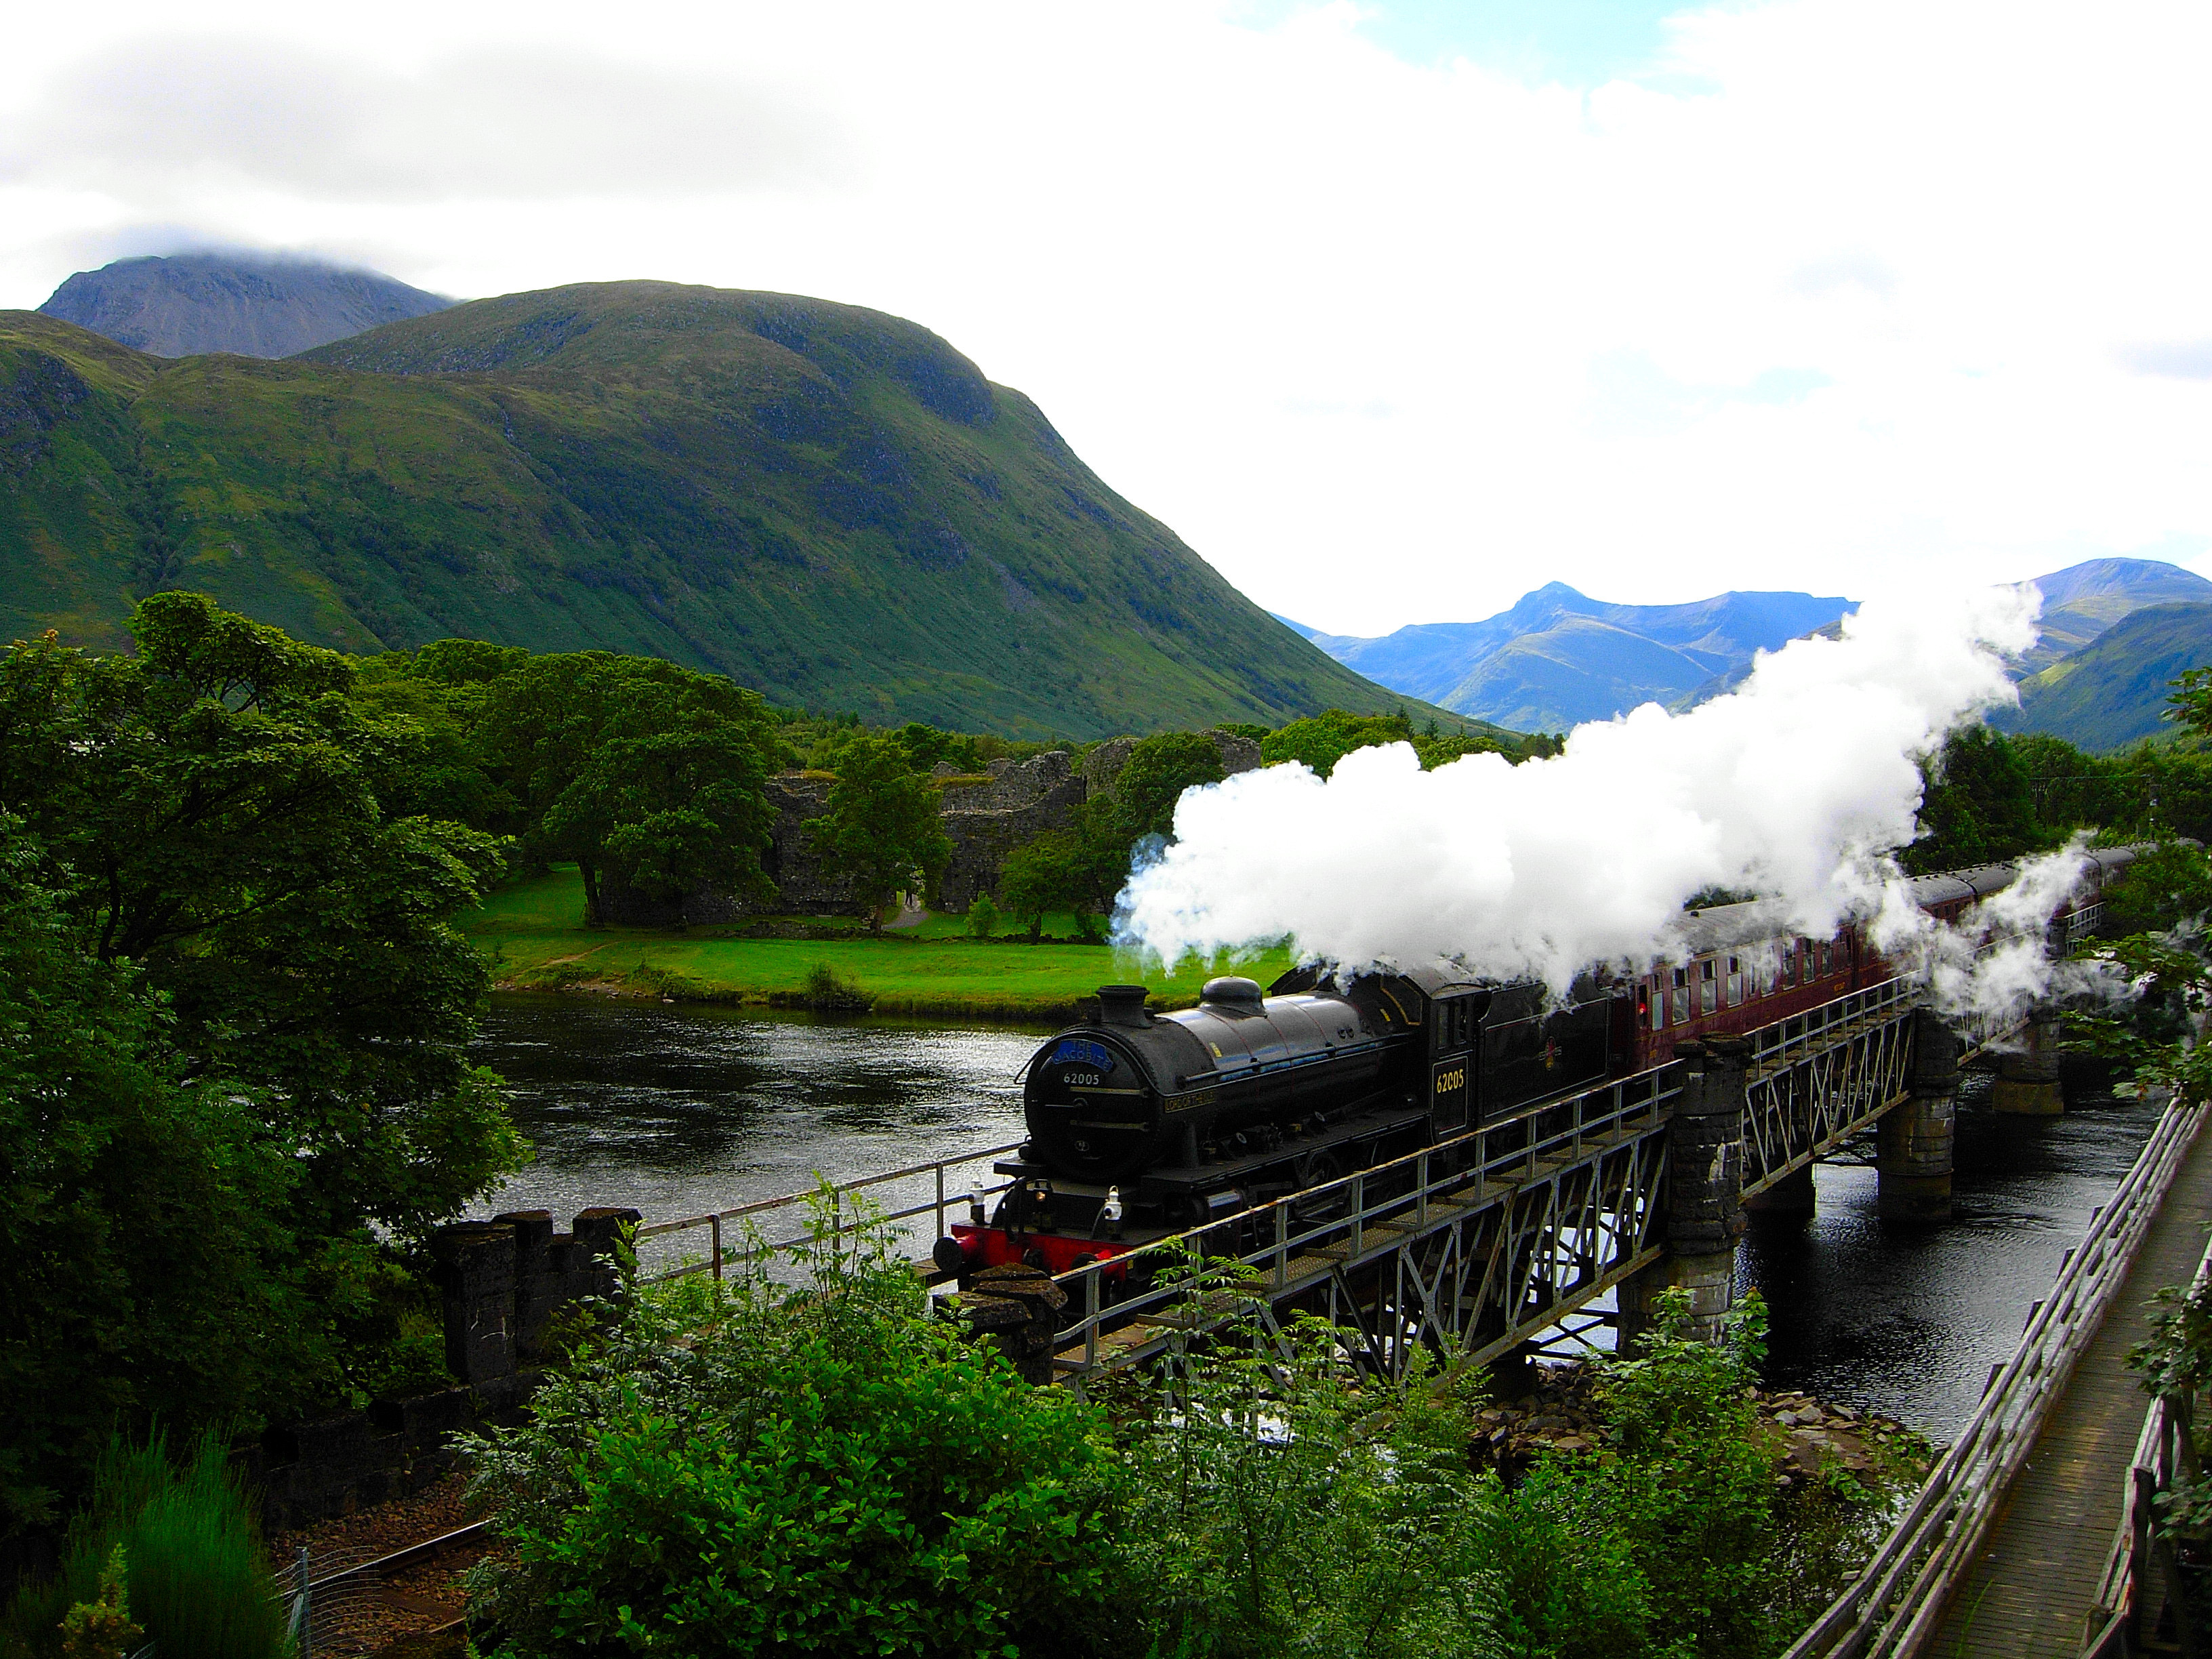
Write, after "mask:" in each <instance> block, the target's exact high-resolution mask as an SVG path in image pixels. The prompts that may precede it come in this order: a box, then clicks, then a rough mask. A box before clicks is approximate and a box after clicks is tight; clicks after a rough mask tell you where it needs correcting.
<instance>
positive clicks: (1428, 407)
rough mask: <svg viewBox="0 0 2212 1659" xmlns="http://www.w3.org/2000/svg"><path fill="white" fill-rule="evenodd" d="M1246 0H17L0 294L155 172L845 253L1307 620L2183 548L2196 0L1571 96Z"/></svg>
mask: <svg viewBox="0 0 2212 1659" xmlns="http://www.w3.org/2000/svg"><path fill="white" fill-rule="evenodd" d="M1239 15H1242V14H1241V13H1239V12H1237V11H1236V10H1234V9H1232V8H1231V7H1229V6H1228V5H1226V4H1223V5H1221V6H1218V7H1209V6H1206V5H1203V4H1197V3H1189V0H1121V3H1117V4H1113V5H1106V4H1103V3H1091V4H1079V3H1074V0H1019V3H1016V0H963V3H956V0H821V3H816V4H812V5H809V6H805V7H791V6H776V7H771V6H768V5H765V4H756V3H736V4H730V5H726V6H720V7H716V8H714V9H706V8H690V7H683V6H671V5H666V4H653V3H647V4H644V5H636V6H632V7H629V8H625V9H623V11H622V12H621V13H620V14H619V15H615V14H611V13H608V12H606V11H605V10H603V9H592V10H586V9H583V8H581V7H579V6H562V5H553V6H550V7H532V8H530V9H522V8H520V7H515V8H507V7H485V6H481V5H445V6H438V7H433V6H428V5H423V4H421V3H415V0H400V3H399V4H398V6H397V7H396V9H392V10H391V11H389V12H387V13H386V14H380V24H379V27H378V29H377V30H376V32H375V35H374V38H373V39H370V38H357V36H358V33H359V32H358V31H357V30H356V29H354V28H353V27H352V26H351V24H350V23H349V22H347V21H344V20H343V18H342V17H341V16H340V15H337V14H329V15H328V20H329V21H321V20H322V18H323V16H324V15H323V14H316V13H313V12H312V11H307V12H303V11H301V10H300V9H277V8H276V7H274V6H273V5H270V6H262V5H254V4H244V5H241V4H238V3H234V0H232V3H225V0H214V3H213V4H211V5H210V6H209V7H207V8H204V9H201V10H200V11H199V12H198V13H196V14H195V30H196V32H195V33H191V34H190V35H188V36H180V35H179V34H178V33H176V24H175V14H174V13H173V11H170V10H166V9H155V8H153V7H151V6H140V7H136V8H134V7H133V6H132V5H130V4H125V5H123V6H121V7H118V8H102V9H100V12H99V13H97V14H88V15H82V16H80V15H70V16H63V15H57V14H52V13H49V14H44V15H41V16H40V18H38V19H34V20H32V21H27V23H25V24H23V25H20V26H19V28H23V29H27V30H29V31H30V33H19V35H18V36H17V37H15V44H16V46H17V48H18V49H17V50H16V52H15V53H14V57H15V62H14V64H12V65H11V67H12V68H13V69H14V70H15V73H14V74H13V75H11V76H10V77H9V83H8V86H7V88H5V89H0V214H3V215H4V216H5V218H4V220H0V222H6V223H8V224H9V225H10V226H11V227H12V228H13V229H14V238H13V242H12V246H0V298H4V299H6V300H7V301H9V302H10V303H15V304H21V305H35V304H37V303H38V302H39V301H40V300H41V299H43V298H44V296H45V295H46V292H47V291H48V290H49V289H51V288H52V285H53V284H54V283H56V282H58V280H59V279H60V277H61V276H64V275H66V274H67V273H68V271H69V270H72V269H76V267H77V264H80V263H83V262H86V261H87V260H88V258H91V257H92V255H91V254H90V253H89V252H88V250H98V249H100V248H103V247H107V246H125V245H137V246H143V238H140V237H138V236H137V235H135V234H134V228H138V227H143V226H146V225H149V224H153V223H161V224H168V225H190V226H192V227H194V228H195V229H196V230H197V232H198V233H199V234H200V235H201V236H202V237H203V238H204V239H207V240H240V241H249V242H254V243H259V244H262V245H271V246H301V247H312V248H315V249H318V250H320V251H324V252H334V253H339V254H344V255H348V256H351V257H356V258H365V259H368V261H370V262H371V263H374V264H380V265H381V266H383V267H384V268H385V269H387V270H391V271H392V273H393V274H394V275H396V276H401V277H404V278H405V279H406V280H408V281H410V282H414V283H420V284H422V285H423V286H426V287H430V288H435V289H440V290H441V291H446V292H453V293H462V294H489V293H497V292H501V291H506V290H509V289H517V288H527V287H543V286H550V285H552V284H554V283H562V282H569V281H577V280H585V279H591V278H604V277H616V276H666V277H671V278H677V279H681V280H689V281H701V282H712V283H722V284H726V285H729V286H733V287H751V288H772V289H785V290H790V291H798V292H807V293H815V294H820V295H827V296H829V297H832V298H836V299H841V300H846V301H854V302H856V303H860V304H866V305H873V306H878V307H882V308H884V309H886V310H890V311H896V312H898V313H902V314H904V315H908V316H911V317H913V318H915V319H918V320H920V321H921V322H923V323H925V324H927V325H929V326H930V327H932V328H934V329H936V330H937V331H939V333H941V334H943V335H945V337H947V338H949V339H951V341H952V342H953V343H955V344H956V345H958V346H959V347H961V348H962V349H964V350H966V351H967V352H969V355H971V356H974V357H975V358H976V360H977V361H978V362H980V363H981V365H982V367H983V368H984V369H985V371H986V372H987V373H988V374H991V375H992V376H993V377H994V378H995V379H999V380H1004V381H1006V382H1009V383H1011V384H1013V385H1017V386H1021V387H1022V388H1023V389H1024V390H1025V391H1027V392H1030V393H1031V394H1033V395H1034V396H1036V398H1038V399H1039V401H1040V402H1041V403H1042V404H1043V406H1044V408H1045V409H1046V410H1047V412H1048V414H1050V415H1051V416H1052V417H1053V419H1054V422H1056V423H1057V424H1058V425H1059V426H1060V429H1061V430H1062V431H1063V432H1064V433H1065V434H1066V435H1067V437H1068V439H1069V441H1071V442H1072V443H1073V444H1074V445H1075V446H1076V447H1077V449H1078V450H1079V453H1082V454H1083V455H1084V456H1085V458H1086V459H1089V460H1090V461H1091V463H1092V464H1093V465H1095V466H1096V467H1097V469H1098V470H1099V471H1100V472H1101V473H1102V474H1103V476H1104V477H1106V478H1107V480H1108V481H1109V483H1112V484H1114V485H1115V487H1116V488H1118V489H1121V491H1123V493H1125V494H1127V495H1129V496H1130V497H1131V498H1132V499H1133V500H1134V501H1137V502H1138V503H1139V505H1140V506H1142V507H1146V509H1148V510H1150V511H1151V512H1152V513H1156V514H1158V516H1159V517H1161V518H1163V519H1164V520H1166V521H1167V522H1169V523H1170V524H1171V525H1173V526H1175V527H1176V529H1178V530H1179V531H1181V532H1182V534H1183V535H1184V536H1185V538H1187V539H1188V540H1189V541H1190V542H1191V543H1192V544H1194V546H1195V547H1197V548H1198V549H1199V550H1200V552H1201V553H1203V554H1205V555H1206V556H1207V557H1208V558H1210V559H1212V561H1213V562H1215V563H1216V564H1217V565H1218V567H1219V568H1222V569H1223V570H1224V572H1225V574H1228V575H1229V576H1231V579H1232V580H1236V581H1237V582H1238V583H1239V584H1240V585H1241V586H1243V587H1244V588H1245V590H1246V591H1247V592H1250V593H1251V594H1253V596H1254V597H1255V598H1256V599H1260V600H1261V601H1262V602H1263V603H1265V604H1267V605H1269V606H1270V607H1271V608H1273V609H1276V610H1279V611H1285V612H1286V613H1288V614H1290V615H1292V616H1296V617H1300V618H1301V619H1302V620H1305V621H1308V622H1310V623H1316V624H1317V625H1320V626H1323V627H1327V628H1330V629H1335V630H1340V631H1346V632H1373V631H1378V630H1380V629H1385V628H1388V627H1391V626H1395V625H1396V624H1397V623H1402V622H1408V621H1416V620H1439V619H1451V618H1461V617H1472V616H1476V615H1480V614H1483V613H1485V612H1486V611H1490V610H1493V609H1496V608H1498V606H1500V605H1504V604H1505V603H1508V602H1510V600H1511V599H1513V598H1514V597H1515V596H1516V595H1517V594H1518V593H1520V592H1522V591H1523V590H1525V589H1526V588H1528V587H1530V586H1534V585H1536V584H1537V583H1538V582H1540V581H1542V580H1547V579H1552V578H1558V579H1560V580H1567V581H1571V582H1572V583H1574V584H1575V585H1577V586H1581V587H1583V588H1585V589H1587V590H1589V591H1591V592H1597V593H1600V594H1602V595H1605V596H1607V597H1610V598H1617V599H1647V600H1650V599H1686V598H1691V597H1695V596H1698V595H1701V594H1704V593H1706V592H1713V591H1716V590H1717V589H1719V588H1721V587H1723V586H1793V587H1795V586H1802V587H1807V588H1810V589H1813V590H1814V591H1816V592H1850V593H1853V594H1855V595H1863V594H1864V593H1866V592H1869V591H1873V590H1876V589H1879V588H1881V587H1884V586H1893V585H1896V584H1899V583H1902V582H1905V581H1908V580H1913V579H1915V578H1917V577H1918V576H1921V575H1923V574H1926V573H1927V572H1929V570H1930V569H1931V568H1940V569H1942V571H1943V572H1944V573H1945V574H1948V576H1950V577H1952V578H1954V579H1955V580H1967V581H1972V580H1991V579H1996V578H2003V577H2018V576H2025V575H2028V574H2034V573H2035V572H2037V571H2039V570H2043V569H2048V568H2054V567H2055V566H2057V565H2060V564H2063V563H2067V562H2071V561H2072V560H2074V559H2077V558H2082V557H2089V556H2096V555H2099V554H2104V553H2112V552H2122V553H2124V552H2130V551H2136V550H2156V552H2157V553H2158V555H2159V556H2174V554H2175V552H2176V550H2188V551H2193V550H2202V549H2203V548H2205V547H2206V546H2207V545H2208V544H2212V497H2208V495H2207V492H2206V491H2205V490H2204V489H2203V486H2202V483H2201V482H2200V480H2201V478H2202V476H2203V462H2202V457H2203V454H2204V453H2207V439H2208V438H2212V386H2208V385H2207V384H2206V383H2205V382H2204V380H2203V379H2201V378H2198V375H2199V374H2201V371H2200V370H2197V368H2196V367H2195V366H2196V364H2197V358H2198V356H2201V353H2202V347H2201V345H2198V344H2196V343H2197V342H2201V341H2203V339H2205V338H2207V337H2212V318H2209V317H2208V315H2207V313H2208V308H2212V280H2208V278H2212V230H2208V229H2207V228H2206V227H2205V225H2204V223H2203V220H2202V216H2200V215H2197V214H2196V213H2195V212H2194V211H2193V204H2194V203H2195V202H2197V201H2198V200H2201V199H2202V197H2203V191H2204V183H2203V179H2201V178H2200V177H2199V174H2200V173H2201V172H2202V170H2203V158H2204V157H2206V156H2208V155H2212V143H2208V142H2207V141H2208V138H2212V133H2208V132H2207V131H2206V129H2207V126H2208V124H2209V123H2212V115H2209V114H2208V112H2207V108H2206V106H2205V103H2204V100H2202V99H2201V97H2200V96H2199V95H2198V89H2197V88H2198V83H2199V82H2201V78H2202V75H2203V70H2204V68H2205V62H2206V57H2207V53H2206V46H2207V45H2208V43H2212V21H2208V15H2207V14H2205V13H2204V12H2203V9H2202V8H2201V7H2199V6H2197V5H2195V4H2193V3H2184V0H2174V3H2166V0H2160V3H2119V4H2112V5H2106V6H2100V7H2097V8H2095V9H2089V8H2087V7H2057V6H2045V7H2035V6H2031V7H2028V8H2025V9H2023V8H2021V7H2020V6H2018V5H1999V4H1996V3H1980V0H1976V3H1941V0H1938V3H1927V0H1919V3H1911V4H1907V3H1904V0H1784V3H1776V4H1769V5H1765V6H1764V7H1760V8H1757V9H1749V10H1742V9H1733V8H1731V9H1718V10H1715V11H1711V12H1708V13H1701V14H1694V15H1687V16H1686V17H1684V18H1681V19H1678V20H1676V21H1675V23H1674V25H1673V27H1672V30H1671V39H1672V42H1673V47H1672V56H1671V58H1669V59H1668V61H1667V62H1666V63H1665V64H1662V66H1661V72H1660V73H1659V74H1657V75H1656V76H1654V77H1652V78H1651V79H1650V80H1648V81H1646V82H1641V83H1630V82H1613V83H1612V84H1609V85H1607V86H1603V87H1601V88H1597V89H1596V90H1595V91H1593V92H1589V93H1588V94H1583V93H1579V92H1576V91H1573V90H1571V89H1567V88H1560V87H1551V86H1533V87H1532V86H1527V85H1522V84H1520V83H1518V82H1515V81H1514V80H1512V79H1511V78H1510V76H1506V75H1504V74H1503V73H1498V72H1493V71H1492V70H1488V69H1486V68H1485V67H1483V66H1482V65H1480V64H1470V63H1467V62H1464V61H1461V62H1458V63H1455V64H1447V65H1444V66H1442V67H1433V68H1431V67H1417V66H1414V65H1411V64H1407V63H1404V62H1401V61H1400V60H1399V59H1397V58H1393V57H1391V56H1390V55H1389V53H1387V52H1383V51H1382V50H1380V49H1379V48H1377V47H1376V46H1373V45H1371V44H1370V43H1369V42H1368V41H1367V40H1365V39H1364V37H1363V36H1362V34H1361V33H1360V32H1359V28H1358V22H1357V18H1356V15H1355V14H1354V13H1353V12H1352V10H1351V9H1349V8H1346V7H1334V8H1323V9H1313V10H1310V11H1306V12H1304V13H1299V14H1296V15H1293V16H1291V19H1290V21H1287V22H1284V23H1281V24H1279V25H1277V26H1273V27H1247V26H1243V25H1242V24H1240V22H1239V21H1237V18H1238V16H1239ZM42 27H43V28H45V29H46V30H48V31H50V33H46V34H45V35H44V36H40V34H39V33H36V31H38V30H39V29H40V28H42ZM2145 342H2150V343H2151V344H2145ZM2158 342H2167V344H2163V345H2161V344H2157V343H2158ZM1624 366H1630V368H1632V372H1628V370H1627V369H1625V368H1624Z"/></svg>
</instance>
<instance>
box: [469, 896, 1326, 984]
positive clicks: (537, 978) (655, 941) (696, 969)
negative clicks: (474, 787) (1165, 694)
mask: <svg viewBox="0 0 2212 1659" xmlns="http://www.w3.org/2000/svg"><path fill="white" fill-rule="evenodd" d="M583 914H584V895H583V884H582V883H581V882H580V880H579V879H578V878H577V876H576V872H575V871H574V868H572V867H563V868H556V869H555V870H554V871H553V872H552V873H550V875H544V876H538V877H532V878H528V879H526V880H523V881H519V882H516V883H514V884H512V885H510V886H507V887H503V888H501V890H499V891H498V892H496V893H495V894H493V895H492V896H491V897H490V898H489V899H488V900H487V901H486V902H484V904H483V907H482V908H480V909H478V910H477V912H476V914H475V915H473V916H472V917H471V919H470V920H469V921H467V923H466V924H465V927H466V929H467V932H468V934H469V937H470V938H471V939H474V940H475V941H476V943H477V946H478V947H479V948H480V949H482V950H483V951H485V952H486V953H487V954H488V955H489V956H490V957H492V959H493V963H494V967H495V973H496V975H497V977H498V980H499V982H500V984H501V986H502V987H508V988H512V989H514V990H531V991H546V990H588V991H592V992H596V993H599V994H610V993H611V994H623V995H632V996H672V997H675V998H676V999H677V1000H679V1001H708V1002H728V1003H757V1004H763V1005H768V1006H794V1005H797V1004H798V1003H799V1000H800V999H802V998H803V996H804V995H805V981H806V978H807V975H808V974H809V972H810V971H811V970H812V969H815V968H816V967H817V965H820V966H826V967H828V968H829V969H831V970H832V971H834V972H835V973H836V974H838V975H841V976H842V977H843V978H845V979H847V980H848V981H852V982H854V983H857V984H858V985H859V987H860V988H861V990H862V991H864V992H865V993H866V994H867V995H868V996H869V997H871V998H872V1000H873V1006H874V1011H875V1012H878V1013H882V1014H911V1015H917V1016H924V1017H945V1018H969V1019H992V1018H998V1019H1023V1020H1036V1019H1048V1020H1049V1019H1054V1018H1066V1017H1067V1016H1068V1014H1069V1013H1070V1012H1071V1011H1072V1009H1073V1006H1074V1003H1075V1000H1076V999H1077V998H1079V997H1085V996H1089V995H1090V994H1092V993H1093V992H1095V991H1096V990H1097V988H1098V987H1100V986H1101V985H1110V984H1137V983H1142V984H1146V985H1149V986H1151V987H1152V992H1153V994H1154V995H1155V996H1156V997H1157V998H1158V999H1159V1000H1161V1002H1162V1003H1164V1004H1165V1005H1166V1006H1188V1004H1190V1003H1192V1002H1194V1001H1195V1000H1197V997H1198V987H1200V985H1201V984H1202V983H1203V982H1204V981H1205V980H1206V977H1207V975H1209V974H1212V973H1242V974H1246V975H1250V976H1251V977H1252V978H1254V979H1256V980H1258V981H1260V982H1261V984H1262V985H1265V984H1267V982H1268V981H1271V980H1273V978H1274V977H1275V976H1276V975H1279V974H1281V973H1283V972H1284V971H1285V970H1286V969H1288V968H1289V967H1290V966H1291V958H1290V956H1289V953H1288V952H1287V951H1282V950H1279V949H1278V950H1273V951H1266V952H1263V953H1262V954H1261V955H1259V956H1257V957H1250V958H1248V959H1244V960H1241V961H1238V962H1236V963H1230V962H1226V961H1225V962H1221V963H1215V964H1212V965H1210V966H1207V967H1205V968H1200V966H1199V965H1198V964H1197V963H1185V964H1184V965H1183V967H1182V971H1181V972H1180V973H1178V974H1174V975H1170V974H1168V973H1165V972H1164V971H1163V969H1161V967H1160V964H1159V963H1158V961H1157V960H1155V961H1152V963H1146V962H1145V961H1144V960H1143V959H1142V958H1140V957H1139V955H1138V954H1137V953H1136V952H1134V951H1119V950H1115V949H1112V948H1109V947H1108V946H1105V945H1078V944H1064V943H1047V944H1040V945H1029V944H1025V943H1024V942H1022V941H1021V939H1019V938H1014V939H996V940H991V941H983V940H979V939H970V938H969V937H968V935H967V933H966V931H965V929H964V927H963V925H962V918H960V917H958V916H932V917H931V918H930V919H929V920H928V921H926V922H924V923H923V924H922V925H921V927H918V928H915V929H914V930H912V931H911V932H910V933H891V934H887V935H884V937H881V938H876V939H870V938H866V937H861V938H852V939H740V938H736V937H732V935H733V934H735V933H737V932H738V929H736V928H733V927H732V928H717V927H695V928H691V929H690V930H688V931H685V932H681V933H675V932H665V931H661V930H657V929H653V928H645V927H598V928H587V927H585V926H584V925H583ZM811 920H813V921H818V922H819V923H821V924H822V925H823V926H825V927H836V926H850V925H852V924H851V921H850V919H849V918H838V917H818V918H812V919H811ZM1047 932H1048V933H1060V934H1063V935H1066V934H1072V933H1073V932H1074V918H1073V917H1072V916H1057V917H1053V918H1050V919H1049V921H1048V926H1047Z"/></svg>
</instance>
